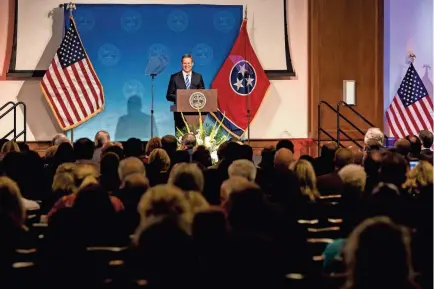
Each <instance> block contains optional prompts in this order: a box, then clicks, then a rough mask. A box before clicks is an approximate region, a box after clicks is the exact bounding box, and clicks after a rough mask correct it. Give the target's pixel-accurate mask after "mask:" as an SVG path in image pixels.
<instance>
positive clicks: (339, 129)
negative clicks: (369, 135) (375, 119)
mask: <svg viewBox="0 0 434 289" xmlns="http://www.w3.org/2000/svg"><path fill="white" fill-rule="evenodd" d="M342 105H344V106H346V107H347V108H349V109H350V110H351V111H352V112H353V113H354V114H356V115H357V116H358V117H359V118H360V119H362V120H363V121H364V122H365V123H366V124H368V125H369V126H370V127H375V125H374V124H373V123H371V122H370V121H369V120H367V119H366V118H365V117H364V116H363V115H361V114H360V113H359V112H358V111H357V110H355V109H354V108H353V107H351V106H350V105H349V104H348V103H346V102H345V101H343V100H341V101H339V103H338V104H337V111H336V127H337V131H336V139H337V142H338V144H340V134H341V133H342V134H343V135H345V136H346V137H347V138H348V139H349V140H350V141H351V142H353V143H354V144H355V145H356V146H358V147H359V148H363V147H362V146H361V145H360V144H359V143H358V142H357V141H356V140H354V139H353V138H352V137H350V136H349V135H348V134H347V133H345V132H344V131H343V130H342V129H341V126H340V119H341V118H343V119H344V120H345V121H346V122H347V123H348V124H350V125H351V126H352V127H353V128H354V129H355V130H357V131H358V132H359V133H361V134H362V135H365V133H364V132H363V131H362V130H361V129H360V128H358V127H357V126H356V125H355V124H354V123H353V122H351V121H350V120H349V119H348V118H347V117H345V116H344V115H342V113H341V106H342ZM384 137H385V139H386V140H387V137H386V136H384Z"/></svg>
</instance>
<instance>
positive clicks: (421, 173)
mask: <svg viewBox="0 0 434 289" xmlns="http://www.w3.org/2000/svg"><path fill="white" fill-rule="evenodd" d="M432 185H433V166H432V165H431V164H430V163H429V162H427V161H420V162H419V163H418V164H417V166H415V167H414V168H413V169H412V170H410V171H409V172H408V174H407V180H406V181H405V183H404V184H403V185H402V186H403V188H404V189H408V190H409V191H410V193H416V194H417V193H419V192H420V191H419V190H420V189H421V188H422V187H426V186H431V187H432Z"/></svg>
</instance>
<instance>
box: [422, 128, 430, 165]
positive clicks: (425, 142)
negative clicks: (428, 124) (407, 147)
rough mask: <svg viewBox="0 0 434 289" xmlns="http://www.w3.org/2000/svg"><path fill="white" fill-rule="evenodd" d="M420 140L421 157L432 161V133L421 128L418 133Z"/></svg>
mask: <svg viewBox="0 0 434 289" xmlns="http://www.w3.org/2000/svg"><path fill="white" fill-rule="evenodd" d="M419 138H420V141H421V142H422V150H421V151H420V154H421V159H424V160H427V161H429V162H431V163H432V162H433V160H432V159H433V151H432V150H431V147H432V144H433V133H432V132H430V131H429V130H422V131H421V132H420V133H419Z"/></svg>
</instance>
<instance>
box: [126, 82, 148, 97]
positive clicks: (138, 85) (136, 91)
mask: <svg viewBox="0 0 434 289" xmlns="http://www.w3.org/2000/svg"><path fill="white" fill-rule="evenodd" d="M122 92H123V94H124V97H125V99H127V100H128V99H129V98H130V97H131V96H133V95H136V96H138V97H140V98H143V96H144V94H145V88H144V86H143V84H142V82H141V81H140V80H137V79H129V80H127V81H125V82H124V85H123V87H122Z"/></svg>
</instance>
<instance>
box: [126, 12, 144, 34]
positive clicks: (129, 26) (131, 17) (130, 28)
mask: <svg viewBox="0 0 434 289" xmlns="http://www.w3.org/2000/svg"><path fill="white" fill-rule="evenodd" d="M121 26H122V29H123V30H124V31H125V32H127V33H134V32H137V31H138V30H139V29H140V27H142V15H140V13H139V12H137V11H136V10H133V9H126V10H125V11H124V13H123V14H122V17H121Z"/></svg>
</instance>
